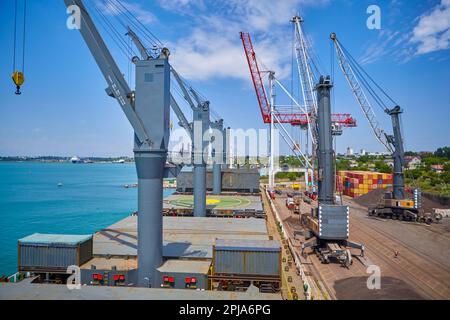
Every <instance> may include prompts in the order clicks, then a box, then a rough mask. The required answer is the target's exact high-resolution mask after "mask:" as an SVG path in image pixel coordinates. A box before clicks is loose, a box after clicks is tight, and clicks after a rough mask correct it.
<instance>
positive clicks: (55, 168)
mask: <svg viewBox="0 0 450 320" xmlns="http://www.w3.org/2000/svg"><path fill="white" fill-rule="evenodd" d="M136 182H137V177H136V169H135V166H134V164H70V163H61V164H60V163H32V162H23V163H1V162H0V221H1V224H0V226H1V229H0V248H1V249H0V275H2V274H5V275H9V274H12V273H15V272H16V271H17V240H18V239H20V238H22V237H25V236H27V235H30V234H32V233H36V232H39V233H56V234H61V233H63V234H64V233H66V234H90V233H94V232H96V231H98V230H99V229H102V228H105V227H107V226H109V225H111V224H113V223H114V222H116V221H118V220H120V219H122V218H125V217H126V216H128V215H130V214H131V213H132V212H135V211H136V210H137V189H136V188H130V189H125V188H123V187H122V186H123V185H124V184H133V183H136ZM59 183H62V184H63V186H62V187H58V184H59ZM164 192H165V195H166V196H167V195H168V194H170V193H171V190H165V191H164Z"/></svg>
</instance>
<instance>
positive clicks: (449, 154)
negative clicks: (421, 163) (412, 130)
mask: <svg viewBox="0 0 450 320" xmlns="http://www.w3.org/2000/svg"><path fill="white" fill-rule="evenodd" d="M434 155H435V156H436V157H440V158H447V159H448V160H450V148H449V147H443V148H439V149H437V150H436V152H435V153H434Z"/></svg>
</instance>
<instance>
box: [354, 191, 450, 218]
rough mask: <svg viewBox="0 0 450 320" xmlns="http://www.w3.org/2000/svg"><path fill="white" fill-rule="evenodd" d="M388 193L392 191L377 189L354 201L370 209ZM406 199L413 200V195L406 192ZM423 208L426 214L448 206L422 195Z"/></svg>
mask: <svg viewBox="0 0 450 320" xmlns="http://www.w3.org/2000/svg"><path fill="white" fill-rule="evenodd" d="M388 191H391V190H390V189H377V190H373V191H371V192H369V193H367V194H365V195H362V196H360V197H358V198H355V199H354V201H355V202H356V203H357V204H359V205H361V206H364V207H369V206H373V205H376V204H377V203H378V202H379V201H380V200H381V199H382V198H383V197H384V194H385V193H386V192H388ZM405 197H407V198H411V199H412V198H413V195H412V193H410V192H405ZM422 208H423V209H424V211H425V212H430V213H431V212H433V208H440V209H446V208H447V207H446V206H443V205H442V204H440V203H439V202H437V201H433V200H431V199H429V198H427V197H426V196H425V195H422Z"/></svg>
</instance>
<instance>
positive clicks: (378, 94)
mask: <svg viewBox="0 0 450 320" xmlns="http://www.w3.org/2000/svg"><path fill="white" fill-rule="evenodd" d="M330 38H331V40H332V41H333V43H334V47H335V49H336V53H337V57H338V60H339V66H340V68H341V70H342V72H343V74H344V76H345V78H346V80H347V82H348V84H349V86H350V88H351V90H352V92H353V95H354V96H355V98H356V101H357V102H358V104H359V106H360V107H361V110H362V111H363V113H364V116H365V117H366V119H367V120H368V122H369V124H370V126H371V128H372V131H373V132H374V134H375V136H376V138H377V139H378V141H379V142H380V143H381V144H382V145H383V146H384V148H385V149H386V150H387V151H388V152H389V153H390V154H392V158H393V160H394V172H393V177H394V181H393V188H392V191H388V192H386V193H385V194H384V198H383V199H381V200H380V201H379V203H377V204H376V205H374V206H372V207H369V209H368V214H369V216H378V217H382V218H392V219H400V220H407V221H418V222H426V223H431V222H432V221H433V217H432V215H431V214H428V213H425V212H424V210H423V209H422V205H421V204H422V203H421V202H422V200H421V198H422V196H421V192H420V190H419V189H415V190H413V198H408V197H406V196H405V178H404V172H403V167H404V165H405V157H404V142H403V137H402V129H401V121H400V114H401V113H402V112H403V110H402V109H401V108H400V106H399V105H398V104H397V103H396V102H395V101H394V100H393V99H392V98H391V97H390V96H389V95H388V94H387V93H386V91H385V90H383V89H382V88H381V87H380V86H379V85H378V84H377V83H376V82H375V81H374V80H373V78H372V77H370V75H369V74H367V72H366V71H364V69H363V68H362V67H361V66H360V65H359V64H358V62H357V61H356V60H355V59H354V58H353V57H352V56H351V54H350V53H349V52H348V51H347V50H346V49H345V48H344V46H343V45H342V43H341V42H340V41H339V40H338V38H337V36H336V34H335V33H331V35H330ZM364 89H365V90H364ZM366 92H367V93H368V95H369V96H370V97H371V100H372V101H373V102H374V103H375V104H376V105H378V106H379V107H380V108H381V109H382V110H383V111H384V112H385V113H386V114H387V115H389V116H390V117H391V121H392V130H393V134H392V135H390V134H387V133H386V132H385V131H384V130H383V129H382V127H381V125H380V123H379V122H378V120H377V118H376V115H375V112H374V110H373V107H372V103H371V101H370V100H369V99H368V97H367V95H366ZM390 104H391V105H392V104H393V105H394V106H393V107H389V105H390Z"/></svg>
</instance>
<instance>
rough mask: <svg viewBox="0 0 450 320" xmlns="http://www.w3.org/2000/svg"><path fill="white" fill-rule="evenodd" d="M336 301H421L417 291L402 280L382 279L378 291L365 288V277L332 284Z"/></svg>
mask: <svg viewBox="0 0 450 320" xmlns="http://www.w3.org/2000/svg"><path fill="white" fill-rule="evenodd" d="M334 289H335V291H336V298H337V299H338V300H423V299H424V297H422V296H421V295H420V294H419V293H418V292H417V291H415V290H414V289H413V288H412V287H411V286H410V285H408V284H407V283H406V282H404V281H403V280H400V279H397V278H392V277H382V279H381V289H380V290H369V289H368V288H367V277H355V278H347V279H343V280H338V281H336V283H335V284H334Z"/></svg>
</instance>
